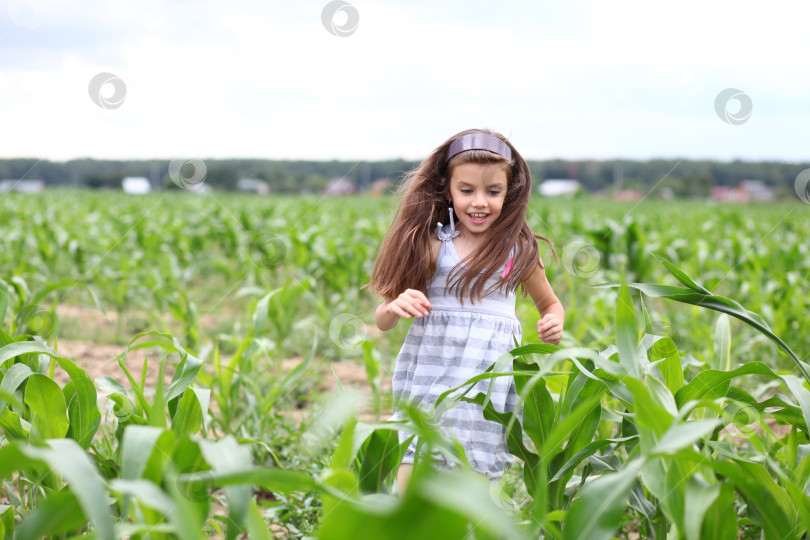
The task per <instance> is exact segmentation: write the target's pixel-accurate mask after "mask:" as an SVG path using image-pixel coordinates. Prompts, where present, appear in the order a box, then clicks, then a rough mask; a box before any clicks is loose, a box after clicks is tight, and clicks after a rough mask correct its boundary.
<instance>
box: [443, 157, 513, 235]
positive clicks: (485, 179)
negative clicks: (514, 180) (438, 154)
mask: <svg viewBox="0 0 810 540" xmlns="http://www.w3.org/2000/svg"><path fill="white" fill-rule="evenodd" d="M507 184H508V178H507V176H506V171H505V170H504V166H503V165H502V164H499V163H487V164H480V163H463V164H461V165H456V166H455V167H454V168H453V174H452V175H451V176H450V198H451V200H452V202H453V207H454V208H455V210H456V214H457V215H458V219H459V226H460V227H462V228H464V229H465V230H466V231H468V232H469V233H470V234H471V235H472V236H473V237H480V238H484V237H485V236H486V232H487V230H488V229H489V228H490V227H491V226H492V224H493V223H495V221H496V220H497V219H498V216H500V215H501V209H502V208H503V201H504V199H505V198H506V188H507Z"/></svg>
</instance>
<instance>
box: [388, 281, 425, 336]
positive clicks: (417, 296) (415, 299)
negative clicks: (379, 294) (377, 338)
mask: <svg viewBox="0 0 810 540" xmlns="http://www.w3.org/2000/svg"><path fill="white" fill-rule="evenodd" d="M429 311H430V301H429V300H428V299H427V296H425V294H424V293H423V292H422V291H418V290H416V289H407V290H406V291H405V292H404V293H402V294H400V295H399V296H398V297H396V298H395V299H393V300H392V301H391V302H383V303H382V304H380V305H379V306H377V310H376V311H375V312H374V321H375V322H376V323H377V328H379V329H380V330H382V331H383V332H385V331H386V330H391V329H392V328H393V327H395V326H396V325H397V322H398V321H399V318H400V317H405V318H406V319H410V318H411V315H413V316H414V317H423V316H426V315H427V314H428V312H429Z"/></svg>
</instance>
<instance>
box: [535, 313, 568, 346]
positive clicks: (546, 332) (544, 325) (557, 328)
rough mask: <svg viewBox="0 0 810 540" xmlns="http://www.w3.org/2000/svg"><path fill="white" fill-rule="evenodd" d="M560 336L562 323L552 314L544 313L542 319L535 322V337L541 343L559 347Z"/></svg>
mask: <svg viewBox="0 0 810 540" xmlns="http://www.w3.org/2000/svg"><path fill="white" fill-rule="evenodd" d="M562 334H563V324H562V321H561V320H560V319H558V318H557V316H556V315H554V314H553V313H546V314H545V315H544V316H543V318H542V319H540V320H539V321H537V335H538V336H539V337H540V339H541V340H542V341H543V343H548V344H551V345H559V344H560V341H561V340H562Z"/></svg>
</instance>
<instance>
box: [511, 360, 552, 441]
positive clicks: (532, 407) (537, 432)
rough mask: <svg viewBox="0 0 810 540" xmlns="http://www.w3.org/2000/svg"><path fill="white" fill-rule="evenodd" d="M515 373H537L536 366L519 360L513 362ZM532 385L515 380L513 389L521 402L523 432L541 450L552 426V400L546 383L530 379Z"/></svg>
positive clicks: (517, 378) (520, 378) (522, 380)
mask: <svg viewBox="0 0 810 540" xmlns="http://www.w3.org/2000/svg"><path fill="white" fill-rule="evenodd" d="M514 365H515V368H516V371H526V372H527V373H537V371H538V366H537V365H536V364H529V363H525V362H522V361H520V360H517V359H516V360H515V361H514ZM532 382H533V383H534V384H527V381H526V379H525V378H523V377H516V378H515V387H516V390H517V392H518V394H519V395H520V398H521V400H523V431H524V432H525V433H526V434H527V435H528V436H529V438H530V439H531V440H532V442H533V443H534V447H535V448H537V449H539V448H543V446H544V444H545V440H546V439H547V438H548V435H549V433H550V432H551V427H552V425H553V424H554V416H555V411H554V400H553V399H552V397H551V394H550V393H549V391H548V389H547V388H546V381H545V379H543V378H538V379H537V380H536V381H535V380H534V379H532Z"/></svg>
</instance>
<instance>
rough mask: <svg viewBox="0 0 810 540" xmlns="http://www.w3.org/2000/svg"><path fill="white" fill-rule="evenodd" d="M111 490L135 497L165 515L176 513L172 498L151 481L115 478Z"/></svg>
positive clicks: (111, 481)
mask: <svg viewBox="0 0 810 540" xmlns="http://www.w3.org/2000/svg"><path fill="white" fill-rule="evenodd" d="M110 489H111V490H112V491H116V492H118V493H121V494H123V495H128V496H130V497H135V498H136V499H137V500H138V502H140V503H141V504H142V505H143V506H145V507H147V508H151V509H152V510H157V511H158V512H161V513H163V514H168V513H170V512H172V511H174V501H172V499H171V497H169V496H168V495H167V494H166V493H165V492H164V491H163V490H161V489H160V488H159V487H158V486H157V485H155V484H154V483H153V482H150V481H149V480H143V479H136V480H124V479H122V478H113V479H112V480H110Z"/></svg>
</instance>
